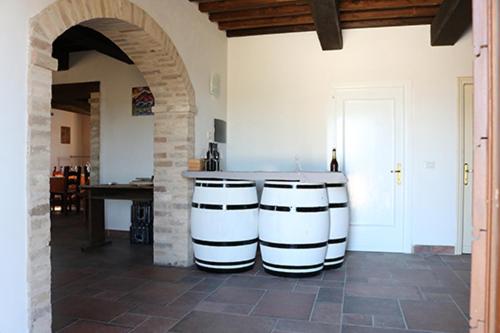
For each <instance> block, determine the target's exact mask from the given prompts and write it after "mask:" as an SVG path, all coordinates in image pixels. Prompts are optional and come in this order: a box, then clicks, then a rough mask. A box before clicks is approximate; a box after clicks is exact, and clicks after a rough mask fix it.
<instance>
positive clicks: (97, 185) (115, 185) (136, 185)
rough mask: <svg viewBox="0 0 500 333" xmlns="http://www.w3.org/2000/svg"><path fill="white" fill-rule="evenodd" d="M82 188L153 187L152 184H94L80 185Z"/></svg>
mask: <svg viewBox="0 0 500 333" xmlns="http://www.w3.org/2000/svg"><path fill="white" fill-rule="evenodd" d="M82 189H88V190H93V189H102V190H108V189H117V190H142V189H146V190H148V189H153V184H96V185H82Z"/></svg>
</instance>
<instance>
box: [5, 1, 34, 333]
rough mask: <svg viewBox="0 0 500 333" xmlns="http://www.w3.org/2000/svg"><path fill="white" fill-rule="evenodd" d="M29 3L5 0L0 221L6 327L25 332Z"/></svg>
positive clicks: (7, 329) (8, 330) (11, 330)
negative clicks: (27, 4) (0, 216)
mask: <svg viewBox="0 0 500 333" xmlns="http://www.w3.org/2000/svg"><path fill="white" fill-rule="evenodd" d="M25 5H26V4H25V3H23V2H22V1H0V31H2V33H0V45H2V46H1V48H0V50H1V51H0V73H1V75H0V100H1V101H2V110H1V111H0V114H1V115H2V121H0V211H1V212H2V218H1V219H0V226H1V228H2V234H3V235H8V237H2V241H1V242H0V262H1V263H2V267H3V268H2V273H1V274H0V295H2V301H1V302H0V313H1V314H2V315H1V318H0V332H25V331H27V327H28V321H27V316H28V312H27V306H28V305H27V304H28V303H27V302H28V301H27V282H26V274H27V270H26V268H27V267H26V260H27V250H26V246H27V229H26V220H27V215H26V179H25V176H24V175H25V174H26V153H27V150H26V133H27V132H26V101H27V91H26V86H27V85H26V69H27V67H26V62H27V43H26V41H27V33H28V31H27V30H28V29H27V28H28V25H27V20H26V18H27V10H26V6H25ZM23 18H24V19H23ZM7 32H8V33H7ZM7 46H8V47H7Z"/></svg>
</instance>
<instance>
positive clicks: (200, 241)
mask: <svg viewBox="0 0 500 333" xmlns="http://www.w3.org/2000/svg"><path fill="white" fill-rule="evenodd" d="M192 240H193V243H195V244H198V245H205V246H215V247H226V246H243V245H251V244H255V243H257V242H258V241H259V239H258V238H255V239H248V240H242V241H234V242H226V241H222V242H220V241H207V240H203V239H196V238H193V239H192Z"/></svg>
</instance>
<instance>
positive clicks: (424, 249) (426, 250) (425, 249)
mask: <svg viewBox="0 0 500 333" xmlns="http://www.w3.org/2000/svg"><path fill="white" fill-rule="evenodd" d="M413 253H415V254H441V255H454V254H455V247H454V246H449V245H413Z"/></svg>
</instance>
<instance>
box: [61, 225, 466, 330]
mask: <svg viewBox="0 0 500 333" xmlns="http://www.w3.org/2000/svg"><path fill="white" fill-rule="evenodd" d="M84 239H85V230H84V228H83V223H82V221H79V219H78V217H76V218H75V217H74V216H73V217H70V218H68V217H54V218H53V230H52V265H53V266H52V267H53V281H52V282H53V283H52V302H53V330H54V331H55V332H65V333H67V332H101V333H106V332H117V333H118V332H179V333H188V332H203V333H205V332H206V333H210V332H216V333H225V332H228V333H233V332H237V333H247V332H248V333H250V332H252V333H253V332H273V333H285V332H303V333H306V332H307V333H316V332H318V333H319V332H328V333H340V332H342V333H417V332H418V333H423V332H433V333H436V332H454V333H461V332H467V320H466V318H467V316H468V301H469V296H468V295H469V283H470V278H469V274H470V257H469V256H414V255H404V254H388V253H365V252H351V253H348V256H347V261H346V263H345V265H344V266H343V267H342V268H341V269H338V270H331V271H325V272H323V273H322V274H321V275H319V276H316V277H312V278H304V279H286V278H276V277H273V276H270V275H268V274H266V273H265V272H263V271H262V270H261V269H260V267H259V266H257V267H255V268H254V269H253V270H252V271H249V272H246V273H240V274H232V275H231V274H228V275H220V274H209V273H204V272H201V271H199V270H197V269H195V268H167V267H156V266H153V265H152V249H151V247H148V246H130V245H129V243H128V241H127V240H120V239H117V240H114V241H113V244H112V245H111V246H108V247H105V248H101V249H99V250H96V251H93V252H90V253H82V252H81V251H80V249H79V246H80V244H81V243H82V242H83V240H84Z"/></svg>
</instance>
